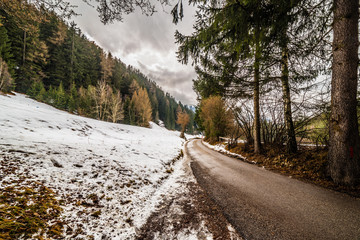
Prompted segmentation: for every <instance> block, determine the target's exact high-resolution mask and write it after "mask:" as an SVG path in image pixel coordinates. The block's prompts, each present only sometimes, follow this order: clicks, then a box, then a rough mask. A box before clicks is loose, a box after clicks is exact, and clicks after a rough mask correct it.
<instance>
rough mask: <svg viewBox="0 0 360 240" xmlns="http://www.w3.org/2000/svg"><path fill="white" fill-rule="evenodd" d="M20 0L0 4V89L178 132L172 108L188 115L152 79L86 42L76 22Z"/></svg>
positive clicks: (90, 113)
mask: <svg viewBox="0 0 360 240" xmlns="http://www.w3.org/2000/svg"><path fill="white" fill-rule="evenodd" d="M45 7H46V5H44V4H41V5H36V4H31V3H28V2H27V1H21V0H15V1H13V0H11V1H10V0H2V1H1V3H0V74H1V75H0V90H2V91H3V92H9V91H11V90H16V91H18V92H22V93H27V94H28V95H29V96H31V97H32V98H35V99H37V100H39V101H43V102H46V103H49V104H51V105H53V106H55V107H57V108H60V109H64V110H67V111H69V112H72V113H75V114H80V115H83V116H88V117H92V118H96V119H100V120H105V121H111V122H121V123H126V124H132V125H139V126H148V124H149V121H154V122H159V121H162V122H163V124H164V126H165V127H166V128H168V129H177V130H182V128H183V127H182V126H181V124H177V114H178V112H186V114H188V115H189V123H188V124H187V126H186V130H187V131H188V132H189V133H193V131H194V113H193V111H192V110H191V109H190V108H189V107H188V106H185V105H183V104H182V103H181V102H177V101H176V100H175V99H174V98H173V97H172V96H170V94H168V93H166V92H164V91H163V90H162V89H161V88H160V87H159V86H158V85H157V84H156V83H155V82H154V81H152V80H150V79H149V78H147V77H146V76H145V75H143V74H142V73H141V72H140V71H139V70H137V69H135V68H133V67H132V66H126V65H125V64H124V63H123V62H122V61H121V60H120V59H118V58H116V57H113V56H112V55H111V53H107V52H105V51H104V50H103V49H101V48H100V47H99V46H97V45H96V44H95V43H94V42H91V41H89V40H88V39H87V38H86V37H85V35H84V34H83V33H82V32H81V29H79V28H78V27H77V26H76V24H74V23H67V22H65V21H64V20H63V19H62V18H60V17H59V16H58V15H57V14H55V12H54V11H49V10H48V9H46V8H45Z"/></svg>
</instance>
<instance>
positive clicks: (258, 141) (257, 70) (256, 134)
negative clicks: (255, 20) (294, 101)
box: [254, 26, 261, 153]
mask: <svg viewBox="0 0 360 240" xmlns="http://www.w3.org/2000/svg"><path fill="white" fill-rule="evenodd" d="M259 32H260V29H259V26H257V27H256V30H255V41H256V43H255V44H256V46H255V62H254V151H255V153H260V151H261V138H260V83H259V82H260V39H259Z"/></svg>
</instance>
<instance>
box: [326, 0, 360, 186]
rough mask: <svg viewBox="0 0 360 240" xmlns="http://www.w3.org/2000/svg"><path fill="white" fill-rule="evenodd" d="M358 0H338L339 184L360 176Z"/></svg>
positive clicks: (332, 159) (335, 98)
mask: <svg viewBox="0 0 360 240" xmlns="http://www.w3.org/2000/svg"><path fill="white" fill-rule="evenodd" d="M358 18H359V1H358V0H334V23H333V29H334V40H333V46H332V48H333V49H332V51H333V64H332V81H331V115H330V123H329V125H330V142H329V155H328V157H329V173H330V176H331V178H332V179H333V180H334V182H335V183H337V184H345V185H354V184H356V183H357V182H358V180H359V176H360V163H359V130H358V122H357V111H356V103H357V101H356V94H357V68H358Z"/></svg>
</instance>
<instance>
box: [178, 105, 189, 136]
mask: <svg viewBox="0 0 360 240" xmlns="http://www.w3.org/2000/svg"><path fill="white" fill-rule="evenodd" d="M176 118H177V120H176V123H177V124H179V125H180V126H181V134H180V137H181V138H185V130H186V126H187V125H188V124H189V122H190V117H189V114H187V113H186V112H185V111H184V110H180V111H177V114H176Z"/></svg>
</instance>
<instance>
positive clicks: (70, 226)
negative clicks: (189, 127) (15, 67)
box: [0, 94, 184, 239]
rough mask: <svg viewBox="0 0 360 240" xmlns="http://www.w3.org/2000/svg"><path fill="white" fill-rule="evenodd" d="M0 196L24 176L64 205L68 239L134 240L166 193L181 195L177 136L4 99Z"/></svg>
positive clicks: (22, 100) (0, 100)
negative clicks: (3, 169) (3, 162)
mask: <svg viewBox="0 0 360 240" xmlns="http://www.w3.org/2000/svg"><path fill="white" fill-rule="evenodd" d="M0 109H1V111H0V129H1V131H0V154H1V155H0V157H1V158H2V159H6V161H7V164H11V163H10V162H11V161H14V166H15V165H16V167H17V168H16V170H14V171H13V172H12V173H11V172H9V173H7V174H5V173H4V172H0V190H1V189H4V188H5V187H6V186H9V185H11V184H12V183H14V182H16V180H17V179H19V178H21V177H22V175H23V174H24V173H27V175H28V177H29V178H31V180H33V181H38V182H41V183H42V184H44V185H46V186H48V187H50V188H51V189H53V190H54V191H55V193H56V194H57V197H58V198H59V200H60V201H61V202H63V206H62V208H63V210H64V211H63V213H62V218H63V220H64V221H65V222H67V224H66V225H65V227H64V231H65V236H66V238H67V239H74V238H81V237H90V238H91V237H93V238H95V239H102V238H104V239H106V238H109V239H132V238H135V236H136V232H137V230H138V229H139V228H140V227H141V226H142V225H143V224H144V223H145V222H146V220H147V218H148V217H149V216H150V214H151V212H152V211H154V209H155V208H156V206H157V204H158V203H159V202H160V201H161V199H162V198H163V197H164V195H166V194H167V193H168V192H171V191H174V189H176V187H180V186H181V183H180V181H179V179H180V178H181V177H182V174H184V173H183V172H182V163H181V161H178V162H175V163H174V162H173V159H174V158H176V157H177V156H178V155H179V152H180V150H181V149H182V145H183V141H182V140H181V139H180V138H179V132H172V131H168V130H166V129H164V128H162V127H159V126H157V125H155V124H151V127H152V128H151V129H147V128H141V127H134V126H128V125H121V124H113V123H108V122H101V121H97V120H94V119H89V118H84V117H80V116H76V115H71V114H69V113H66V112H64V111H61V110H57V109H55V108H53V107H50V106H48V105H46V104H43V103H39V102H36V101H34V100H31V99H29V98H27V97H26V96H25V95H22V94H16V95H15V96H0Z"/></svg>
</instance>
